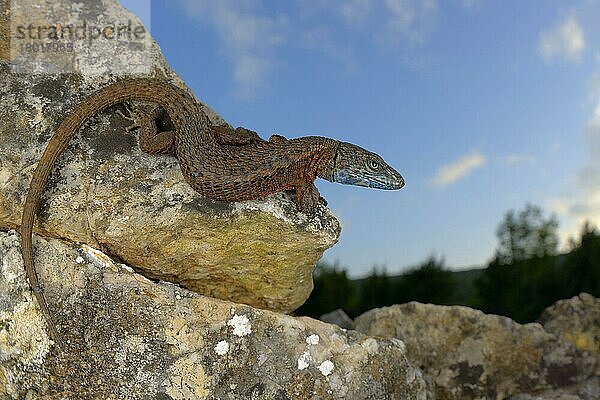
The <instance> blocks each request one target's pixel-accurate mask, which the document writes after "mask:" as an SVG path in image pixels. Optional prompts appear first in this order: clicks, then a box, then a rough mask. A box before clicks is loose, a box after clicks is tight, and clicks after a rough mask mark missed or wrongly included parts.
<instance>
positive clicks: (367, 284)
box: [297, 205, 600, 322]
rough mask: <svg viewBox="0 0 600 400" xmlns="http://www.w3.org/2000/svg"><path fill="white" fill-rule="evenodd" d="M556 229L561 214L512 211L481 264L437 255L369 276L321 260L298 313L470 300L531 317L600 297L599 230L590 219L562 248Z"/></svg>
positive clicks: (315, 314) (530, 208) (492, 309)
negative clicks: (466, 267) (456, 263)
mask: <svg viewBox="0 0 600 400" xmlns="http://www.w3.org/2000/svg"><path fill="white" fill-rule="evenodd" d="M557 229H558V223H557V221H556V219H555V218H554V217H552V216H551V217H545V216H544V213H543V212H542V210H541V209H540V208H539V207H536V206H533V205H527V206H526V207H525V208H524V209H523V210H521V211H519V212H514V211H510V212H508V213H507V214H506V215H505V217H504V219H503V221H502V222H501V223H500V225H499V226H498V230H497V232H496V234H497V237H498V249H497V251H496V254H495V256H494V257H493V259H492V260H491V261H490V262H489V263H488V265H487V266H486V268H484V269H480V270H472V271H464V272H453V271H450V270H449V269H448V268H446V267H445V265H444V261H443V260H442V259H436V258H435V257H433V256H431V257H429V258H428V259H427V260H425V261H424V262H423V263H421V264H420V265H417V266H415V267H413V268H410V269H408V270H407V271H406V272H404V273H403V274H402V275H399V276H390V275H388V274H387V272H386V270H385V268H374V269H373V270H372V272H371V274H370V275H369V276H368V277H366V278H364V279H359V280H350V279H349V278H348V276H347V274H346V270H345V269H344V268H342V267H340V266H339V265H333V266H331V265H326V264H320V265H318V266H317V269H316V271H315V275H314V278H315V289H314V291H313V293H312V294H311V296H310V298H309V299H308V300H307V301H306V303H305V304H304V305H303V306H302V307H301V308H300V309H299V310H298V311H297V314H299V315H309V316H312V317H319V316H320V315H322V314H324V313H326V312H329V311H332V310H334V309H336V308H342V309H343V310H344V311H346V313H348V315H350V316H351V317H355V316H357V315H359V314H361V313H363V312H365V311H367V310H369V309H372V308H376V307H382V306H387V305H391V304H400V303H406V302H409V301H419V302H422V303H434V304H460V305H466V306H469V307H474V308H478V309H481V310H483V311H485V312H488V313H494V314H501V315H506V316H509V317H511V318H513V319H515V320H516V321H519V322H531V321H534V320H535V319H536V318H537V317H538V316H539V314H540V313H541V311H542V310H543V309H544V308H545V307H547V306H549V305H550V304H552V303H554V302H555V301H556V300H559V299H563V298H568V297H572V296H574V295H577V294H579V293H580V292H588V293H590V294H592V295H594V296H596V297H600V232H598V230H596V229H595V228H594V227H592V226H591V225H589V224H585V225H584V226H583V228H582V231H581V234H580V237H579V238H578V239H576V240H573V241H572V242H571V250H570V251H569V252H568V253H565V254H559V252H558V235H557Z"/></svg>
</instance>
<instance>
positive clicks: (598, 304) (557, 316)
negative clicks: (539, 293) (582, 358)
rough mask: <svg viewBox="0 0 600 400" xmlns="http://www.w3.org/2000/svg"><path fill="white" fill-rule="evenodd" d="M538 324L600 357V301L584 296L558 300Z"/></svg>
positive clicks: (584, 294)
mask: <svg viewBox="0 0 600 400" xmlns="http://www.w3.org/2000/svg"><path fill="white" fill-rule="evenodd" d="M538 322H539V323H540V324H542V325H543V326H544V329H545V330H546V331H548V332H550V333H553V334H555V335H556V336H560V337H562V338H563V339H565V340H568V341H569V342H571V343H572V344H573V345H574V346H575V347H577V348H578V349H581V350H587V351H590V352H592V353H594V354H595V355H596V356H597V357H600V299H597V298H595V297H594V296H592V295H590V294H588V293H581V294H580V295H579V296H575V297H572V298H570V299H568V300H560V301H557V302H556V303H554V304H553V305H551V306H550V307H548V308H546V309H545V310H544V311H543V312H542V315H541V316H540V318H539V319H538ZM598 367H600V359H599V361H598ZM598 373H599V374H600V371H598Z"/></svg>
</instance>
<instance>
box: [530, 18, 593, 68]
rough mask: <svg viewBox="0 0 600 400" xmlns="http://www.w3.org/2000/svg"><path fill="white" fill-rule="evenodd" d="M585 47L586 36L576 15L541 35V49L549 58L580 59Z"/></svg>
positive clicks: (543, 54) (545, 56)
mask: <svg viewBox="0 0 600 400" xmlns="http://www.w3.org/2000/svg"><path fill="white" fill-rule="evenodd" d="M584 49H585V36H584V34H583V29H581V25H579V22H578V21H577V18H576V17H575V15H570V16H569V17H567V19H566V20H565V21H564V22H563V23H561V24H559V25H558V26H556V27H555V28H554V29H552V30H549V31H546V32H542V34H541V35H540V42H539V51H540V53H541V54H542V56H543V57H544V58H545V59H547V60H551V59H553V58H558V57H561V58H563V59H565V60H566V61H579V60H580V59H581V54H582V53H583V50H584Z"/></svg>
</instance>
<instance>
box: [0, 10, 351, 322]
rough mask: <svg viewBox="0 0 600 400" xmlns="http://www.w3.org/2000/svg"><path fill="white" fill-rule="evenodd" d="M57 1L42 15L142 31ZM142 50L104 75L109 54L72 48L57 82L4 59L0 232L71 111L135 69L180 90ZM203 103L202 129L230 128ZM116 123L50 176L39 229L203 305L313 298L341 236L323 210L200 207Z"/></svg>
mask: <svg viewBox="0 0 600 400" xmlns="http://www.w3.org/2000/svg"><path fill="white" fill-rule="evenodd" d="M13 3H14V2H13ZM53 4H54V5H53V6H52V7H49V8H48V10H59V9H60V10H62V11H61V12H65V11H64V9H65V7H66V9H67V10H68V13H72V12H73V13H76V16H77V18H80V20H78V22H79V23H81V19H83V20H85V21H87V22H88V23H90V24H91V23H94V24H101V23H104V22H107V21H113V22H114V21H122V20H125V21H128V20H130V21H134V22H135V23H136V24H140V23H139V21H138V19H137V18H136V17H135V16H134V15H132V14H131V13H129V12H128V11H126V10H125V9H123V8H122V7H121V6H120V4H119V3H118V2H117V1H116V0H105V1H93V2H84V3H78V5H77V7H75V8H74V9H71V8H70V7H71V6H72V2H70V1H67V0H61V1H56V2H53ZM61 7H62V8H61ZM48 10H47V11H48ZM49 12H50V11H49ZM56 12H58V11H56ZM68 15H69V16H71V14H68ZM55 17H56V18H58V17H65V16H63V15H58V16H55ZM58 19H60V18H58ZM105 45H106V43H104V42H103V44H102V46H105ZM141 45H143V46H142V49H143V50H142V51H138V50H137V47H136V50H135V51H134V50H133V48H132V49H130V53H131V54H130V55H129V57H127V56H123V55H122V54H121V55H119V56H115V57H114V58H113V59H111V60H110V62H111V68H112V69H111V70H110V72H111V74H108V75H107V71H106V70H105V68H106V67H107V66H106V64H105V63H103V62H102V56H103V55H106V54H109V53H105V51H108V50H106V49H105V48H104V47H96V46H76V48H75V52H74V54H73V57H74V58H75V59H76V60H77V66H78V68H79V69H78V70H77V71H68V72H69V73H65V74H50V73H45V74H44V73H33V71H31V73H30V74H25V73H22V72H23V71H20V72H21V73H19V74H16V73H13V72H14V71H13V68H14V66H13V65H9V64H8V63H6V62H0V229H17V228H18V226H19V224H20V220H21V210H22V209H21V207H22V204H23V202H24V198H25V195H26V193H27V189H28V187H29V181H30V179H31V175H32V173H33V170H34V168H35V165H36V163H37V162H38V160H39V158H40V156H41V154H42V151H43V150H44V147H45V146H46V144H47V142H48V140H49V138H50V137H51V135H52V133H53V129H54V127H56V126H57V125H58V124H59V123H60V122H61V120H62V119H63V118H64V117H65V115H66V114H67V113H68V112H69V110H70V109H71V108H72V107H73V106H74V105H75V104H77V103H78V102H79V101H81V100H82V99H84V98H85V97H86V96H87V95H89V94H90V93H92V92H94V91H95V90H97V89H99V88H101V87H103V86H105V85H106V84H108V83H111V82H113V81H116V80H118V79H122V78H126V77H132V76H133V77H139V76H140V72H139V71H138V70H137V69H136V70H135V71H134V72H135V74H133V75H132V72H131V71H132V70H131V68H130V67H131V65H144V66H145V70H147V72H148V74H153V75H156V76H159V77H164V79H165V80H166V81H168V82H170V83H171V84H174V85H177V86H180V87H184V86H185V85H184V84H183V82H182V81H181V80H180V79H179V78H177V76H175V74H174V73H173V71H172V70H171V69H170V67H169V66H168V65H167V63H166V61H165V60H164V58H163V56H162V54H161V52H160V49H159V48H158V46H157V45H156V43H154V42H153V41H152V40H151V38H150V40H148V41H147V43H141ZM125 50H126V49H121V51H122V52H125ZM144 63H145V64H144ZM77 72H78V73H77ZM200 95H201V93H200ZM133 104H134V107H135V102H133ZM200 105H201V108H202V110H203V111H204V112H205V113H206V116H207V120H208V121H209V123H210V124H214V125H223V124H226V123H225V121H224V120H223V119H222V118H221V117H220V116H218V115H217V114H216V113H215V112H214V111H213V110H211V109H210V108H209V107H208V106H206V105H204V104H202V103H200ZM123 114H126V111H125V110H124V109H123V108H122V107H120V106H115V107H113V108H111V109H109V110H107V111H105V112H102V113H100V114H99V115H98V116H96V117H94V118H92V119H91V120H90V121H89V122H88V123H87V124H86V125H85V126H84V127H83V128H82V129H81V131H80V132H79V133H78V134H77V136H76V137H75V138H74V140H73V141H72V143H71V144H70V145H69V146H68V148H67V150H66V152H65V153H64V154H63V155H62V156H61V157H60V159H59V160H58V162H57V165H56V166H55V168H54V170H53V172H52V174H51V177H50V182H49V184H48V185H47V187H46V192H45V195H44V197H43V204H42V207H41V209H40V211H39V213H38V217H37V220H36V224H35V227H34V229H35V231H36V232H37V233H39V234H42V235H45V236H48V237H56V238H63V239H68V240H71V241H76V242H81V243H87V244H90V245H92V246H94V247H96V248H100V249H102V250H104V251H105V252H106V253H108V254H111V255H112V256H114V257H116V258H118V259H120V260H121V261H123V262H124V263H126V264H128V265H131V266H132V267H133V268H135V270H136V271H138V272H140V273H142V274H144V275H146V276H148V277H151V278H154V279H160V280H166V281H170V282H174V283H177V284H180V285H182V286H184V287H186V288H188V289H190V290H194V291H197V292H200V293H203V294H206V295H209V296H213V297H217V298H221V299H227V300H231V301H236V302H242V303H246V304H250V305H253V306H256V307H261V308H265V309H270V310H276V311H282V312H291V311H293V310H295V309H296V308H298V307H299V306H300V305H301V304H302V303H303V302H304V301H305V300H306V299H307V298H308V296H309V294H310V292H311V290H312V287H313V283H312V271H313V269H314V266H315V264H316V262H317V261H318V260H319V258H320V257H321V255H322V254H323V252H324V251H325V250H326V249H327V248H329V247H331V246H332V245H333V244H335V242H336V241H337V239H338V236H339V233H340V225H339V222H338V221H337V220H336V219H335V217H334V216H333V214H331V212H330V211H329V210H328V209H327V207H325V206H323V205H320V206H319V207H318V209H317V212H316V214H315V215H311V216H308V215H306V214H303V213H300V212H298V210H297V209H296V207H295V205H294V203H293V201H292V199H291V196H289V195H288V194H285V193H283V194H276V195H273V196H269V197H267V198H265V199H257V200H253V201H247V202H240V203H233V204H232V203H222V202H217V201H212V200H209V199H206V198H203V197H202V196H200V195H199V194H198V193H196V192H195V191H193V190H192V189H191V188H190V187H189V186H188V185H187V184H186V183H185V181H184V179H183V176H182V174H181V171H180V169H179V166H178V163H177V160H176V159H175V158H174V157H171V156H157V155H149V154H145V153H143V152H142V151H141V150H140V149H139V148H138V145H137V138H136V135H135V133H134V132H127V129H126V128H127V127H128V126H129V125H131V121H129V120H127V119H126V118H124V117H123ZM39 256H40V257H43V256H44V255H43V254H39Z"/></svg>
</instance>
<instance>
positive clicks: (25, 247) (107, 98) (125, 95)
mask: <svg viewBox="0 0 600 400" xmlns="http://www.w3.org/2000/svg"><path fill="white" fill-rule="evenodd" d="M128 100H142V101H151V102H154V103H157V104H159V105H161V106H163V107H165V108H166V109H167V112H168V113H169V115H172V113H171V112H170V111H171V109H172V108H171V107H170V106H171V104H173V102H177V101H179V102H181V101H186V100H191V101H192V102H193V99H192V98H191V97H190V96H189V95H188V94H187V93H185V92H184V91H182V90H180V89H178V88H176V87H174V86H171V85H169V84H168V83H166V82H163V81H157V80H153V79H132V80H125V81H119V82H117V83H114V84H112V85H109V86H107V87H105V88H103V89H100V90H99V91H97V92H95V93H93V94H92V95H91V96H89V97H87V98H86V99H85V100H83V101H82V102H81V103H80V104H79V105H77V106H76V107H75V109H74V110H73V111H72V112H71V113H70V114H69V115H68V116H67V117H66V118H65V119H64V120H63V122H62V123H61V124H60V126H59V127H58V129H57V130H56V133H55V134H54V135H53V136H52V138H51V139H50V141H49V142H48V145H47V146H46V149H45V150H44V153H43V154H42V157H41V158H40V161H39V162H38V165H37V167H36V169H35V171H34V173H33V176H32V177H31V183H30V185H29V191H28V192H27V198H26V199H25V204H24V206H23V216H22V220H21V240H22V253H23V263H24V264H25V272H26V274H27V279H28V280H29V285H30V286H31V290H32V292H33V294H34V295H35V297H36V299H37V301H38V304H39V305H40V308H41V310H42V313H43V314H44V316H45V318H46V321H47V324H48V328H49V330H50V334H51V335H52V337H53V339H54V340H55V341H56V342H57V343H59V344H60V343H61V341H60V338H59V335H58V331H57V330H56V325H55V324H54V320H53V318H52V315H51V313H50V310H49V308H48V303H47V302H46V297H45V296H44V292H43V290H42V288H41V287H40V284H39V280H38V276H37V273H36V270H35V264H34V262H33V246H32V231H33V222H34V219H35V213H36V211H37V209H38V208H39V205H40V202H41V199H42V195H43V193H44V188H45V186H46V182H47V181H48V177H49V175H50V172H51V171H52V167H53V166H54V163H55V162H56V160H57V159H58V158H59V157H60V155H61V154H62V153H63V152H64V150H65V148H66V147H67V145H68V144H69V142H70V141H71V139H72V138H73V136H75V135H76V134H77V131H78V130H79V128H80V127H81V126H82V125H83V124H84V123H85V121H86V120H88V119H89V118H91V117H92V116H94V115H95V114H97V113H99V112H100V111H102V110H105V109H106V108H108V107H110V106H113V105H115V104H119V103H122V102H124V101H128Z"/></svg>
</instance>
